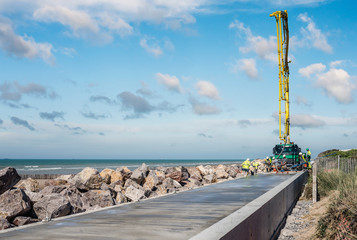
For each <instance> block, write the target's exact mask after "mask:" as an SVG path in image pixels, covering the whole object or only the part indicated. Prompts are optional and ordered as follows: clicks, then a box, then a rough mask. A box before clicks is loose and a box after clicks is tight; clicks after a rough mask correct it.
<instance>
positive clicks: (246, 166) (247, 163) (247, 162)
mask: <svg viewBox="0 0 357 240" xmlns="http://www.w3.org/2000/svg"><path fill="white" fill-rule="evenodd" d="M249 168H250V159H249V158H247V160H245V161H244V162H243V163H242V170H243V171H245V172H247V175H248V174H249Z"/></svg>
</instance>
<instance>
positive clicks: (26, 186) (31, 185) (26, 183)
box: [17, 178, 40, 192]
mask: <svg viewBox="0 0 357 240" xmlns="http://www.w3.org/2000/svg"><path fill="white" fill-rule="evenodd" d="M39 186H40V185H39V183H38V181H37V180H35V179H32V178H27V179H25V180H23V181H22V182H21V183H20V184H19V185H18V186H17V187H18V188H21V189H23V190H28V191H31V192H38V191H39V190H40V187H39Z"/></svg>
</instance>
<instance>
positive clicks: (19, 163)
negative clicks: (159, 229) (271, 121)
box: [0, 159, 244, 174]
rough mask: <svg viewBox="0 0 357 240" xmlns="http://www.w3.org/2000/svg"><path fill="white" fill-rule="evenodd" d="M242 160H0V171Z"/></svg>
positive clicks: (74, 170)
mask: <svg viewBox="0 0 357 240" xmlns="http://www.w3.org/2000/svg"><path fill="white" fill-rule="evenodd" d="M243 161H244V160H242V159H229V160H218V159H216V160H211V159H210V160H207V159H198V160H197V159H192V160H188V159H185V160H183V159H160V160H157V159H145V160H139V159H135V160H134V159H0V169H3V168H5V167H9V166H10V167H13V168H15V169H16V170H17V172H18V173H19V174H76V173H78V172H80V171H82V169H83V168H85V167H92V168H95V169H97V170H98V171H102V170H103V169H105V168H110V169H114V170H115V169H116V168H118V167H121V166H126V167H128V168H129V169H130V170H134V169H135V168H138V167H139V166H141V164H142V163H145V164H147V165H148V166H149V167H151V168H155V167H158V166H163V167H173V166H185V167H189V166H196V165H216V164H234V163H242V162H243Z"/></svg>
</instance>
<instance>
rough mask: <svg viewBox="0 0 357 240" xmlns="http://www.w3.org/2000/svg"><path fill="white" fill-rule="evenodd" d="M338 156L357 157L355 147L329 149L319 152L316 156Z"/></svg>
mask: <svg viewBox="0 0 357 240" xmlns="http://www.w3.org/2000/svg"><path fill="white" fill-rule="evenodd" d="M338 155H339V156H340V157H351V158H357V149H351V150H339V149H331V150H327V151H324V152H322V153H319V155H317V157H330V156H331V157H332V156H338Z"/></svg>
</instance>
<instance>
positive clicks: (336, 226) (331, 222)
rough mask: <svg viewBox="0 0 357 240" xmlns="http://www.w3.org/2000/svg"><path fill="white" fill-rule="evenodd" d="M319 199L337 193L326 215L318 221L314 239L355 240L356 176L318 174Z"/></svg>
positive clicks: (356, 216)
mask: <svg viewBox="0 0 357 240" xmlns="http://www.w3.org/2000/svg"><path fill="white" fill-rule="evenodd" d="M318 191H319V195H320V197H324V196H327V195H329V194H331V193H332V192H333V191H337V192H338V194H336V197H334V198H333V199H332V201H331V203H330V205H329V207H328V210H327V213H326V214H325V215H324V216H323V217H322V218H321V219H320V220H319V222H318V226H317V231H316V237H317V238H324V239H357V174H356V173H353V174H346V173H343V172H340V171H332V172H320V173H319V174H318Z"/></svg>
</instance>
